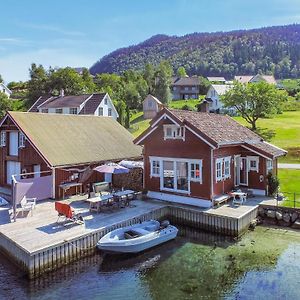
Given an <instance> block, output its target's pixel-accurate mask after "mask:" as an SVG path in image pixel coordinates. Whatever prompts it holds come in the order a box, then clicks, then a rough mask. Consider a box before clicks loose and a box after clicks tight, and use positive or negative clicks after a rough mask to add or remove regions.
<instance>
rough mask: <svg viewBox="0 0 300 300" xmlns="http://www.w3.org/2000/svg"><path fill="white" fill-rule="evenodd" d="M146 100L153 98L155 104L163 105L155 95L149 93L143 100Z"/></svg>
mask: <svg viewBox="0 0 300 300" xmlns="http://www.w3.org/2000/svg"><path fill="white" fill-rule="evenodd" d="M148 100H154V101H155V102H156V103H157V104H159V105H163V104H162V103H161V102H160V101H159V100H158V99H157V98H156V97H154V96H152V95H151V94H148V95H147V97H146V98H145V99H144V101H143V102H145V101H148Z"/></svg>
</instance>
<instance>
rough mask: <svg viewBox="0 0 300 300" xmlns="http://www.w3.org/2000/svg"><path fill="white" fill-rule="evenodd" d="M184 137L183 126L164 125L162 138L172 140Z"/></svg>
mask: <svg viewBox="0 0 300 300" xmlns="http://www.w3.org/2000/svg"><path fill="white" fill-rule="evenodd" d="M184 137H185V128H184V127H183V126H181V127H180V126H177V125H164V139H165V140H174V139H182V140H184Z"/></svg>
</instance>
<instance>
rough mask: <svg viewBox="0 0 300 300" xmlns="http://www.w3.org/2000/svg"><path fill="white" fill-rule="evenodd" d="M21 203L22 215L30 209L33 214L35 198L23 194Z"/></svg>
mask: <svg viewBox="0 0 300 300" xmlns="http://www.w3.org/2000/svg"><path fill="white" fill-rule="evenodd" d="M20 205H21V211H22V216H24V212H25V211H30V212H31V215H33V212H32V211H33V210H34V209H35V206H36V198H27V197H26V196H24V197H23V198H22V200H21V202H20Z"/></svg>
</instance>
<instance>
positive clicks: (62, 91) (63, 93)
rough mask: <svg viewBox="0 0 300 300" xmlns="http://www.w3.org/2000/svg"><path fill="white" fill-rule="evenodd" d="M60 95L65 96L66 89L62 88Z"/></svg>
mask: <svg viewBox="0 0 300 300" xmlns="http://www.w3.org/2000/svg"><path fill="white" fill-rule="evenodd" d="M59 96H60V97H64V96H65V91H64V89H61V90H60V92H59Z"/></svg>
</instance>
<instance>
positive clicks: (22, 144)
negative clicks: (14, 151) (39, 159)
mask: <svg viewBox="0 0 300 300" xmlns="http://www.w3.org/2000/svg"><path fill="white" fill-rule="evenodd" d="M18 146H19V148H20V149H22V148H25V146H26V136H25V134H24V133H23V132H19V145H18Z"/></svg>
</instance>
